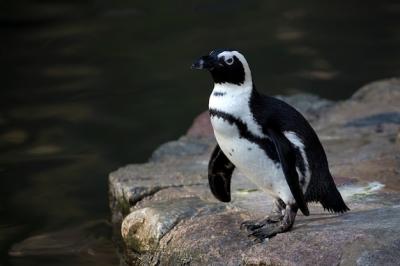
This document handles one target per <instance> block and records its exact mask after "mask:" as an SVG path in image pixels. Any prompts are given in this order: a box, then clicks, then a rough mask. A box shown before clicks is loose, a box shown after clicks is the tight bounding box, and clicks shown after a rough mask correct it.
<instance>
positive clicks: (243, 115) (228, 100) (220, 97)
mask: <svg viewBox="0 0 400 266" xmlns="http://www.w3.org/2000/svg"><path fill="white" fill-rule="evenodd" d="M258 95H259V94H258V92H257V91H256V89H255V86H253V82H251V83H248V86H243V85H241V86H238V85H235V84H229V83H222V84H218V83H216V84H214V89H213V91H212V93H211V95H210V101H209V109H210V110H213V111H219V112H222V113H226V114H229V115H230V116H233V117H234V118H236V119H238V120H240V121H242V122H243V123H245V124H246V125H247V127H248V129H249V130H250V131H251V132H252V133H253V134H254V135H256V136H259V137H264V135H263V133H262V129H261V126H260V125H258V124H257V122H256V121H255V119H254V115H253V113H252V112H251V108H250V103H251V102H250V101H251V100H252V97H257V96H258ZM211 122H212V124H213V126H214V123H213V119H211ZM214 130H215V127H214Z"/></svg>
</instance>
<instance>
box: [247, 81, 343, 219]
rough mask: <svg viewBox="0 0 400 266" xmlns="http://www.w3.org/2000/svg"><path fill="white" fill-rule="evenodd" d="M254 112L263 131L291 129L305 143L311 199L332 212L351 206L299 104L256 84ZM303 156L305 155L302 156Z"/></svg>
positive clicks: (253, 103)
mask: <svg viewBox="0 0 400 266" xmlns="http://www.w3.org/2000/svg"><path fill="white" fill-rule="evenodd" d="M249 104H250V109H251V112H252V114H253V116H254V118H255V120H256V121H257V123H258V124H259V125H261V127H262V130H263V133H264V134H266V135H267V132H268V129H269V128H273V129H275V130H279V131H281V132H284V131H291V132H294V133H295V134H296V135H297V137H299V138H300V139H301V141H302V143H303V144H304V149H305V153H306V157H307V160H308V165H309V168H310V172H311V177H310V183H309V185H308V188H307V191H306V193H305V195H304V196H305V200H306V201H307V202H313V201H314V202H320V203H321V204H322V206H323V207H324V209H327V210H328V211H331V212H346V211H348V210H349V208H348V207H347V206H346V204H345V203H344V201H343V199H342V196H341V195H340V193H339V191H338V190H337V188H336V185H335V182H334V181H333V178H332V175H331V173H330V171H329V165H328V160H327V158H326V154H325V151H324V148H323V147H322V144H321V142H320V141H319V139H318V136H317V134H316V133H315V131H314V129H313V128H312V127H311V125H310V124H309V123H308V121H307V120H306V119H305V118H304V117H303V115H301V114H300V113H299V112H298V111H297V110H296V109H295V108H293V107H292V106H290V105H289V104H287V103H285V102H284V101H281V100H279V99H276V98H273V97H269V96H264V95H261V94H259V93H258V92H257V90H256V89H255V88H254V89H253V92H252V95H251V98H250V103H249ZM299 159H301V158H299Z"/></svg>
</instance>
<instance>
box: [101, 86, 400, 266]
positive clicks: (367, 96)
mask: <svg viewBox="0 0 400 266" xmlns="http://www.w3.org/2000/svg"><path fill="white" fill-rule="evenodd" d="M283 99H284V100H286V101H287V102H289V103H290V104H292V105H294V106H295V107H296V108H298V109H299V110H300V111H301V112H302V113H303V114H304V115H305V116H306V117H307V118H308V119H309V120H310V121H311V123H312V125H313V126H314V128H315V129H316V131H317V133H318V135H319V137H320V139H321V141H322V143H323V145H324V147H325V149H326V152H327V155H328V160H329V162H330V166H331V171H332V173H333V175H334V178H335V182H336V183H337V185H338V186H339V189H340V191H341V193H342V195H343V196H344V198H345V201H346V202H347V203H348V205H349V207H350V209H351V211H350V212H349V213H346V214H343V215H336V214H330V213H327V212H324V211H323V209H322V208H321V207H320V205H318V204H310V212H311V215H310V216H308V217H305V216H303V215H301V214H299V215H298V216H297V219H296V223H295V225H294V228H293V230H292V231H290V232H288V233H285V234H279V235H277V236H275V237H273V238H271V239H269V240H267V241H265V242H263V243H256V242H254V241H253V240H252V239H251V238H248V237H247V233H246V231H243V230H240V228H239V226H240V224H241V223H242V222H243V221H244V220H248V219H253V218H261V217H263V216H264V215H266V214H267V213H268V211H269V210H270V208H271V199H270V198H269V197H268V196H267V195H265V193H263V192H262V191H261V190H260V189H259V188H257V187H256V186H254V185H253V184H252V183H250V182H249V181H248V180H247V179H246V178H245V177H244V176H243V175H241V174H240V173H235V174H234V177H233V178H232V201H231V202H230V203H227V204H225V203H221V202H218V201H217V200H216V199H215V198H214V197H213V196H212V195H211V193H210V191H209V188H208V183H207V163H208V158H209V156H210V153H211V151H212V149H213V146H214V145H215V140H214V139H213V136H212V130H211V129H210V128H209V127H210V124H209V122H208V121H207V119H206V117H207V113H203V114H202V115H201V116H200V117H199V118H198V119H196V123H195V124H194V125H193V126H192V127H191V129H190V130H189V132H188V134H187V135H186V136H184V137H182V138H180V139H179V140H177V141H172V142H169V143H166V144H164V145H162V146H161V147H160V148H159V149H157V150H156V151H155V152H154V154H153V155H152V157H151V159H150V161H149V162H148V163H145V164H134V165H128V166H125V167H123V168H120V169H118V170H117V171H115V172H113V173H111V174H110V177H109V181H110V206H111V209H112V213H113V223H114V224H115V226H116V228H117V230H116V235H117V236H122V243H123V250H124V253H125V255H124V259H123V260H124V262H125V263H127V264H130V265H158V264H159V265H205V264H206V265H275V264H276V265H312V264H315V265H339V264H340V265H399V263H400V227H399V225H400V193H399V191H400V153H399V151H400V123H399V121H398V119H399V117H400V80H399V79H389V80H384V81H378V82H374V83H371V84H369V85H367V86H365V87H363V88H361V89H360V90H359V91H358V92H357V93H355V94H354V96H353V97H351V98H350V99H348V100H346V101H342V102H338V103H332V102H330V101H327V100H323V99H320V98H318V97H315V96H312V95H297V96H293V97H284V98H283ZM207 127H208V128H207ZM121 225H122V226H121Z"/></svg>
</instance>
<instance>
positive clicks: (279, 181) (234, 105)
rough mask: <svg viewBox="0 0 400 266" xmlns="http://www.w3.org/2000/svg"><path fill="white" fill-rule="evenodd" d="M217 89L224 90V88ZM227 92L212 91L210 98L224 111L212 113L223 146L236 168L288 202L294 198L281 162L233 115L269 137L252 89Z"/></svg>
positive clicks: (215, 131) (249, 127)
mask: <svg viewBox="0 0 400 266" xmlns="http://www.w3.org/2000/svg"><path fill="white" fill-rule="evenodd" d="M222 89H224V88H222ZM215 90H217V91H221V88H217V89H214V91H215ZM223 92H224V95H223V96H221V94H217V95H215V94H214V93H213V94H211V97H210V102H209V108H210V109H212V110H217V111H219V112H221V113H222V114H223V115H220V116H218V115H212V116H211V124H212V126H213V129H214V134H215V137H216V140H217V142H218V145H219V146H220V148H221V150H222V151H223V152H224V154H225V155H226V156H227V157H228V158H229V160H230V161H231V162H232V163H233V164H234V165H235V166H236V168H237V169H238V170H239V171H240V172H242V173H243V174H244V175H245V176H246V177H247V178H249V179H250V180H251V181H252V182H253V183H254V184H256V185H257V186H258V187H259V188H260V189H262V190H264V191H266V192H268V193H269V194H270V195H272V196H274V197H279V198H282V199H283V200H284V201H285V202H287V200H292V199H293V196H292V194H291V192H290V189H289V186H288V185H287V182H286V179H285V176H284V174H283V171H282V168H281V166H280V164H279V163H276V162H274V161H273V160H271V159H270V158H269V157H268V156H267V154H266V152H265V151H264V150H263V149H262V148H261V147H260V146H259V145H258V144H257V143H254V142H252V141H250V140H249V139H247V138H245V137H243V135H242V134H243V132H241V131H240V130H243V128H242V129H240V128H239V127H238V124H237V123H234V122H232V119H230V118H234V119H236V120H237V121H240V123H242V125H245V127H246V129H247V130H248V131H250V132H251V134H253V135H254V136H257V137H260V138H265V136H264V135H263V134H262V130H261V127H260V126H259V125H258V124H257V123H256V122H255V120H254V119H253V116H252V113H251V112H250V108H249V97H250V93H247V94H246V93H242V92H236V93H235V92H233V93H232V91H229V90H225V91H223ZM224 115H225V117H224ZM227 116H229V117H230V118H229V117H227Z"/></svg>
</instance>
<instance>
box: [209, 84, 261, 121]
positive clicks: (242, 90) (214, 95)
mask: <svg viewBox="0 0 400 266" xmlns="http://www.w3.org/2000/svg"><path fill="white" fill-rule="evenodd" d="M254 91H255V87H254V86H253V82H252V80H250V81H245V82H244V83H243V84H240V85H236V84H232V83H228V82H224V83H214V88H213V91H212V92H211V95H210V101H209V108H210V109H216V110H218V111H222V112H226V113H229V114H232V115H234V114H235V113H240V112H241V111H244V109H246V110H247V109H248V108H249V102H250V98H251V95H252V93H253V92H254Z"/></svg>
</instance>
